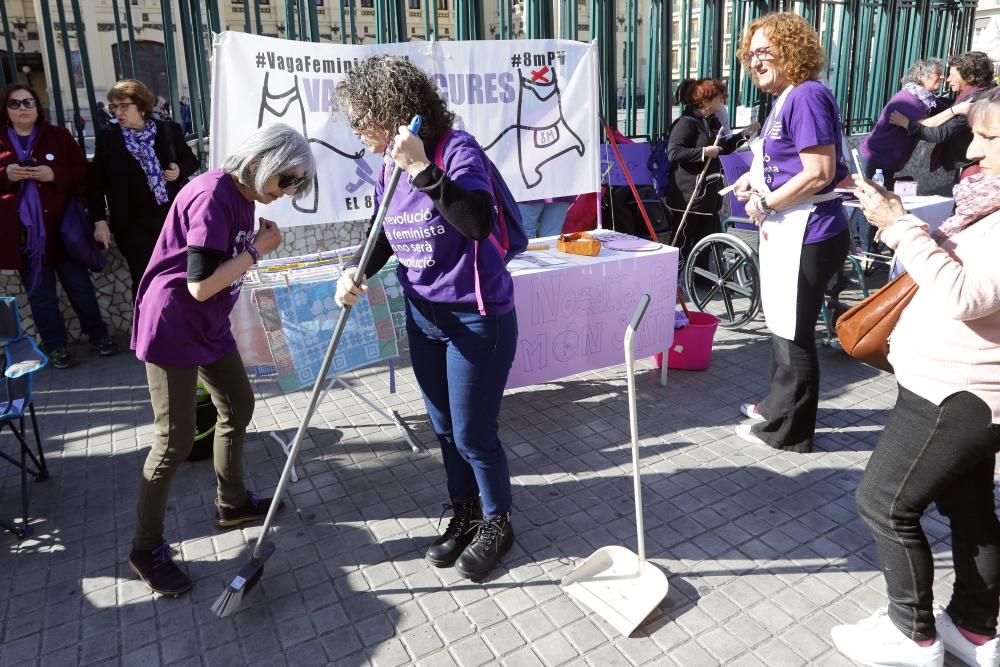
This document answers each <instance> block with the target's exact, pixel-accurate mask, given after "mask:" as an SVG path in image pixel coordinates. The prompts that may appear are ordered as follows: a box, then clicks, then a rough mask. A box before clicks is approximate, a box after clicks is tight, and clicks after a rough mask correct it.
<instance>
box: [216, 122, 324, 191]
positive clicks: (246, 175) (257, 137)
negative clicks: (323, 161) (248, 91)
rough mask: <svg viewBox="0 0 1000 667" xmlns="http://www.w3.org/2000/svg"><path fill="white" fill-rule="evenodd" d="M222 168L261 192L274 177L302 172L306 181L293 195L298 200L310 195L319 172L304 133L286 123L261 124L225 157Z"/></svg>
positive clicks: (247, 185)
mask: <svg viewBox="0 0 1000 667" xmlns="http://www.w3.org/2000/svg"><path fill="white" fill-rule="evenodd" d="M222 170H223V171H225V172H226V173H229V174H232V175H233V176H235V177H236V180H238V181H239V182H240V183H242V184H243V185H244V186H246V187H248V188H253V189H254V190H256V191H257V192H259V193H263V192H264V186H265V185H266V184H267V182H268V181H269V180H271V178H272V177H274V176H279V175H281V174H282V173H285V172H290V171H294V172H296V173H299V172H301V173H302V174H303V176H304V177H305V183H303V184H302V186H301V187H300V188H299V189H298V190H297V191H296V192H295V194H294V195H292V199H295V200H298V199H300V198H301V197H304V196H305V195H307V194H309V192H310V191H311V190H312V187H313V180H314V178H313V177H314V176H315V175H316V160H315V158H313V154H312V150H311V149H310V148H309V142H308V141H307V140H306V138H305V137H303V136H302V134H301V133H299V132H297V131H296V130H294V129H292V128H290V127H289V126H287V125H285V124H283V123H275V124H274V125H268V126H267V127H262V128H260V129H259V130H257V131H256V132H254V133H253V134H251V135H250V136H249V137H247V138H246V139H244V140H243V141H242V142H240V144H239V145H238V146H237V147H236V148H234V149H233V151H232V152H231V153H230V154H229V156H228V157H226V161H225V162H223V163H222Z"/></svg>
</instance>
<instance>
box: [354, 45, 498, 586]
mask: <svg viewBox="0 0 1000 667" xmlns="http://www.w3.org/2000/svg"><path fill="white" fill-rule="evenodd" d="M337 98H338V105H339V107H340V109H342V110H343V111H344V112H346V113H347V117H348V119H349V120H350V123H351V127H352V129H353V130H354V132H355V134H357V135H358V137H360V139H361V141H362V142H363V143H364V144H365V146H366V147H367V148H368V150H370V151H372V152H376V153H383V154H384V160H385V163H386V164H385V167H386V168H383V169H382V170H381V172H380V177H379V180H378V183H377V184H376V186H375V204H376V205H375V208H376V210H377V209H378V208H379V206H381V204H382V195H383V188H384V185H385V180H386V174H388V173H389V172H390V171H391V169H390V168H389V167H392V166H394V165H398V166H399V167H400V168H401V169H403V170H405V171H406V172H407V173H408V174H409V175H410V179H409V183H408V184H402V183H401V184H400V185H399V187H398V188H397V189H396V192H395V195H394V196H393V197H392V200H391V201H390V202H388V203H387V206H388V207H389V208H388V211H387V212H386V216H385V227H384V228H383V230H382V233H381V235H380V237H379V239H378V242H377V244H376V246H375V250H374V252H373V253H372V257H371V259H370V260H369V263H368V265H367V266H366V268H365V274H366V276H371V275H372V274H374V273H375V272H377V271H378V270H379V269H380V268H382V267H383V266H384V265H385V263H386V261H388V259H389V257H390V256H391V255H393V254H395V255H396V258H397V259H398V260H399V268H398V269H397V275H398V277H399V282H400V284H401V285H402V286H403V290H404V292H405V294H406V330H407V335H408V338H409V341H410V358H411V362H412V364H413V373H414V375H415V376H416V378H417V383H418V384H419V385H420V390H421V392H422V393H423V395H424V403H425V405H426V406H427V414H428V416H429V417H430V420H431V425H432V426H433V427H434V432H435V433H436V434H437V437H438V441H439V442H440V443H441V453H442V457H443V459H444V467H445V473H446V475H447V478H448V494H449V496H450V497H451V502H450V503H447V504H446V505H445V510H446V511H448V510H453V512H454V514H453V516H452V519H451V522H450V523H449V524H448V528H447V530H445V532H444V534H443V535H441V537H440V538H438V539H437V540H436V541H435V542H434V543H433V544H432V545H431V546H430V548H429V549H428V550H427V559H428V560H429V561H430V562H431V563H432V564H434V565H436V566H437V567H448V566H450V565H451V564H452V563H454V564H455V568H456V570H457V571H458V573H459V574H461V575H462V576H463V577H467V578H469V579H481V578H482V577H484V576H486V575H487V574H488V573H489V572H490V570H492V569H493V567H494V566H495V565H496V563H497V560H498V559H499V557H500V556H501V555H502V554H503V553H504V552H505V551H506V550H507V549H509V548H510V546H511V545H512V544H513V543H514V529H513V527H512V526H511V519H510V512H511V505H512V501H511V490H510V470H509V469H508V467H507V456H506V454H505V453H504V450H503V446H502V445H501V444H500V438H499V437H498V426H497V418H498V416H499V414H500V400H501V398H502V397H503V390H504V385H506V384H507V375H508V373H509V372H510V367H511V364H512V363H513V361H514V351H515V345H516V342H517V318H516V316H515V313H514V286H513V283H512V281H511V277H510V273H508V271H507V267H506V264H505V262H504V256H503V251H502V250H500V249H499V247H498V246H495V245H493V244H492V243H490V242H489V241H488V238H489V236H490V232H491V231H492V229H493V224H494V217H495V201H494V195H493V185H492V182H491V180H490V179H491V172H490V162H489V158H487V157H486V154H485V153H484V152H483V149H482V148H481V147H480V146H479V144H478V143H477V142H476V139H475V138H474V137H473V136H472V135H470V134H468V133H466V132H462V131H460V130H455V129H452V125H453V123H454V121H455V115H454V114H453V113H451V112H450V111H448V109H447V107H446V106H445V102H444V100H443V99H442V98H441V96H440V94H439V93H438V91H437V89H436V88H435V86H434V83H433V82H432V81H431V79H430V78H429V77H428V76H427V75H426V74H425V73H424V72H423V71H421V70H420V68H418V67H417V66H416V65H414V64H412V63H411V62H410V61H408V60H404V59H402V58H396V57H391V56H375V57H373V58H369V59H368V60H365V61H363V62H362V63H360V64H359V65H358V66H357V67H355V68H354V69H352V70H351V72H350V73H349V74H348V76H347V79H346V80H344V81H342V82H341V83H340V84H339V85H338V86H337ZM415 115H420V116H422V117H423V120H424V122H423V127H422V128H421V130H420V136H415V135H414V134H413V133H411V132H410V131H409V129H407V127H406V126H407V124H408V123H409V122H410V119H411V118H413V116H415ZM428 156H433V160H432V159H430V158H429V157H428ZM412 239H421V241H420V242H419V243H414V242H412ZM357 259H358V258H355V264H356V263H357ZM354 275H355V269H347V270H346V271H345V272H344V276H343V277H342V278H341V279H340V282H339V284H338V285H337V301H338V303H341V304H348V305H353V304H354V303H356V302H357V300H358V298H359V297H360V296H361V294H362V293H363V292H364V287H362V288H357V287H355V285H354ZM361 282H362V285H363V284H364V277H362V280H361Z"/></svg>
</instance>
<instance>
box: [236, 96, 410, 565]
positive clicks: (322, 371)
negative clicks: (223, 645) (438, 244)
mask: <svg viewBox="0 0 1000 667" xmlns="http://www.w3.org/2000/svg"><path fill="white" fill-rule="evenodd" d="M421 124H423V119H422V118H421V117H420V116H414V117H413V120H412V121H410V132H412V133H413V134H419V133H420V126H421ZM401 173H402V170H401V169H400V168H399V165H398V164H397V165H396V166H394V167H393V169H392V175H391V176H390V177H389V185H388V186H387V187H386V190H385V195H384V196H383V198H382V205H381V206H379V209H378V214H377V215H376V216H375V223H374V224H373V225H372V229H371V231H370V232H369V233H368V238H367V239H366V240H365V247H364V250H363V251H362V253H361V260H360V261H359V262H358V267H357V269H356V270H355V272H354V285H355V287H360V286H361V285H360V283H359V282H358V281H360V280H361V276H363V275H365V268H367V266H368V260H369V259H371V256H372V252H373V251H374V249H375V241H376V240H377V239H378V236H379V233H381V231H382V223H383V221H384V220H385V214H386V212H387V211H388V210H389V202H390V201H392V195H393V193H394V192H395V191H396V184H397V183H399V176H400V174H401ZM350 315H351V306H348V305H344V307H343V309H342V310H341V311H340V316H339V317H338V318H337V325H336V326H335V327H334V329H333V338H331V339H330V345H329V346H327V348H326V356H324V357H323V363H322V364H321V365H320V368H319V373H318V374H317V375H316V382H315V383H314V384H313V390H312V395H311V396H310V397H309V406H308V407H307V408H306V413H305V415H304V416H303V417H302V421H301V422H300V423H299V429H298V430H297V431H296V432H295V439H294V440H292V446H291V449H290V450H289V452H288V459H287V460H286V461H285V467H284V468H283V469H282V471H281V478H280V479H278V487H277V488H276V489H275V490H274V497H273V498H272V500H271V507H270V508H269V509H268V510H267V517H266V518H265V519H264V526H263V527H262V528H261V531H260V537H258V538H257V545H256V546H255V547H254V549H253V558H257V557H259V555H260V550H261V547H262V546H264V542H266V541H267V536H268V533H270V531H271V523H272V522H273V521H274V515H275V514H276V513H277V511H278V505H279V504H280V499H281V496H283V495H284V494H285V488H286V487H287V486H288V478H289V477H291V472H292V467H293V466H294V465H295V459H296V458H297V457H298V455H299V448H300V447H301V446H302V437H303V436H304V435H305V432H306V428H308V426H309V420H311V419H312V416H313V412H315V411H316V404H317V403H318V402H319V397H320V395H321V394H322V393H323V386H324V385H325V384H326V374H327V371H329V370H330V364H331V363H333V355H334V353H335V352H336V351H337V346H338V345H339V344H340V337H341V336H342V335H343V334H344V328H345V327H346V326H347V318H348V317H350Z"/></svg>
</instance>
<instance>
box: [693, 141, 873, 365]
mask: <svg viewBox="0 0 1000 667" xmlns="http://www.w3.org/2000/svg"><path fill="white" fill-rule="evenodd" d="M720 159H721V160H722V167H723V172H724V173H725V176H726V180H727V181H728V182H730V183H734V182H735V181H736V179H737V178H739V177H740V176H741V175H742V174H743V173H745V172H746V171H747V170H748V169H749V168H750V163H749V160H750V159H751V156H750V154H749V153H745V152H744V153H733V154H731V155H723V156H720ZM728 208H729V211H728V215H725V216H724V217H723V228H724V230H723V231H721V232H718V233H715V234H709V235H708V236H706V237H705V238H703V239H701V240H700V241H699V242H698V243H697V244H695V246H694V247H693V248H692V249H691V252H690V253H689V254H688V257H687V258H686V260H685V262H684V266H683V269H682V275H681V278H682V283H683V285H684V289H685V291H686V293H687V295H688V299H689V300H690V301H691V302H692V303H693V304H694V306H695V307H696V308H697V309H698V310H700V311H702V312H704V313H709V314H710V315H714V316H715V317H717V318H718V319H719V324H720V326H723V327H726V328H736V327H741V326H744V325H746V324H747V323H749V322H750V321H752V320H753V319H754V318H755V317H757V315H758V314H759V313H760V311H761V287H760V263H759V258H758V254H757V253H758V243H759V233H758V230H757V227H756V225H754V224H753V222H752V221H751V220H750V218H749V217H747V216H746V209H745V208H744V206H743V204H742V203H741V202H739V201H738V200H737V199H736V197H735V196H733V195H732V193H730V195H729V197H728ZM847 261H848V262H849V263H850V267H851V273H852V274H853V275H854V276H856V278H850V279H849V278H846V277H845V274H843V273H842V274H840V275H838V276H835V284H834V285H833V286H832V287H831V288H830V289H828V295H827V298H826V299H824V303H823V308H822V311H821V314H822V317H823V322H824V324H825V325H826V330H827V334H828V335H827V337H826V338H825V339H824V340H823V343H824V344H825V345H829V346H832V347H835V346H837V344H838V342H837V337H836V334H835V332H834V325H835V323H836V319H837V316H839V314H840V313H841V312H843V310H844V309H845V308H844V307H843V306H842V305H841V304H840V302H839V298H838V297H839V293H840V291H841V290H842V289H843V288H844V287H846V286H847V284H848V283H849V282H854V283H856V284H857V285H858V287H860V289H861V292H862V295H863V296H865V297H867V296H868V286H867V284H866V281H865V271H864V270H863V269H862V264H861V261H860V260H859V258H858V257H857V256H855V255H848V256H847ZM845 266H846V265H845Z"/></svg>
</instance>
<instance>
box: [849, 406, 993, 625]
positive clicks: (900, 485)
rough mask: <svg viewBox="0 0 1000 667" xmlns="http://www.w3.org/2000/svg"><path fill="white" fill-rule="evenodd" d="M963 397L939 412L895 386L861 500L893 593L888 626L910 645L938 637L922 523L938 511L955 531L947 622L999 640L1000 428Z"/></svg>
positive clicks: (931, 568)
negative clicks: (996, 479) (999, 495)
mask: <svg viewBox="0 0 1000 667" xmlns="http://www.w3.org/2000/svg"><path fill="white" fill-rule="evenodd" d="M992 417H993V415H992V412H991V411H990V408H989V406H987V405H986V403H984V402H983V400H982V399H981V398H979V397H977V396H975V395H973V394H971V393H969V392H967V391H960V392H957V393H954V394H952V395H951V396H949V397H948V398H946V399H944V401H943V402H942V403H941V405H934V404H933V403H931V402H930V401H928V400H927V399H925V398H922V397H921V396H918V395H917V394H915V393H914V392H912V391H910V390H908V389H907V388H906V387H903V386H900V387H899V398H898V399H897V400H896V407H895V408H894V409H893V411H892V414H891V415H890V417H889V422H888V423H887V424H886V425H885V429H884V430H883V431H882V437H881V438H879V441H878V444H877V445H875V451H874V452H873V453H872V456H871V458H870V459H869V460H868V466H867V468H865V475H864V477H863V478H862V480H861V484H860V485H859V486H858V491H857V493H856V495H855V498H856V500H857V506H858V513H859V514H860V515H861V518H862V519H864V520H865V523H867V524H868V527H869V528H870V529H871V531H872V536H873V537H874V538H875V547H876V549H877V551H878V558H879V563H880V564H881V566H882V574H883V576H884V577H885V583H886V591H887V592H888V594H889V618H890V619H892V622H893V623H894V624H895V625H896V627H897V628H899V629H900V630H901V631H902V632H903V634H905V635H906V636H907V637H909V638H911V639H914V640H924V639H932V638H933V637H934V635H935V628H934V613H933V611H932V608H931V603H932V601H933V598H934V591H933V587H934V555H933V553H932V552H931V546H930V544H929V543H928V541H927V536H926V535H925V534H924V530H923V528H922V527H921V525H920V518H921V517H922V516H923V515H924V513H925V512H926V511H927V507H928V506H929V505H930V504H931V503H934V504H936V505H937V508H938V511H939V512H940V513H941V514H942V515H943V516H944V517H946V518H947V519H948V521H949V522H950V524H951V552H952V562H953V567H954V569H955V583H954V585H953V587H952V594H951V601H950V602H949V603H948V615H949V616H951V618H952V619H953V620H954V621H955V623H956V624H958V625H959V626H961V627H963V628H965V629H966V630H971V631H972V632H978V633H980V634H984V635H993V634H994V633H995V632H996V628H997V614H998V613H1000V522H998V521H997V514H996V507H995V504H994V502H995V501H994V497H993V469H994V465H995V463H996V452H997V450H998V449H1000V426H998V425H995V424H991V423H990V422H991V420H992Z"/></svg>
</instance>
